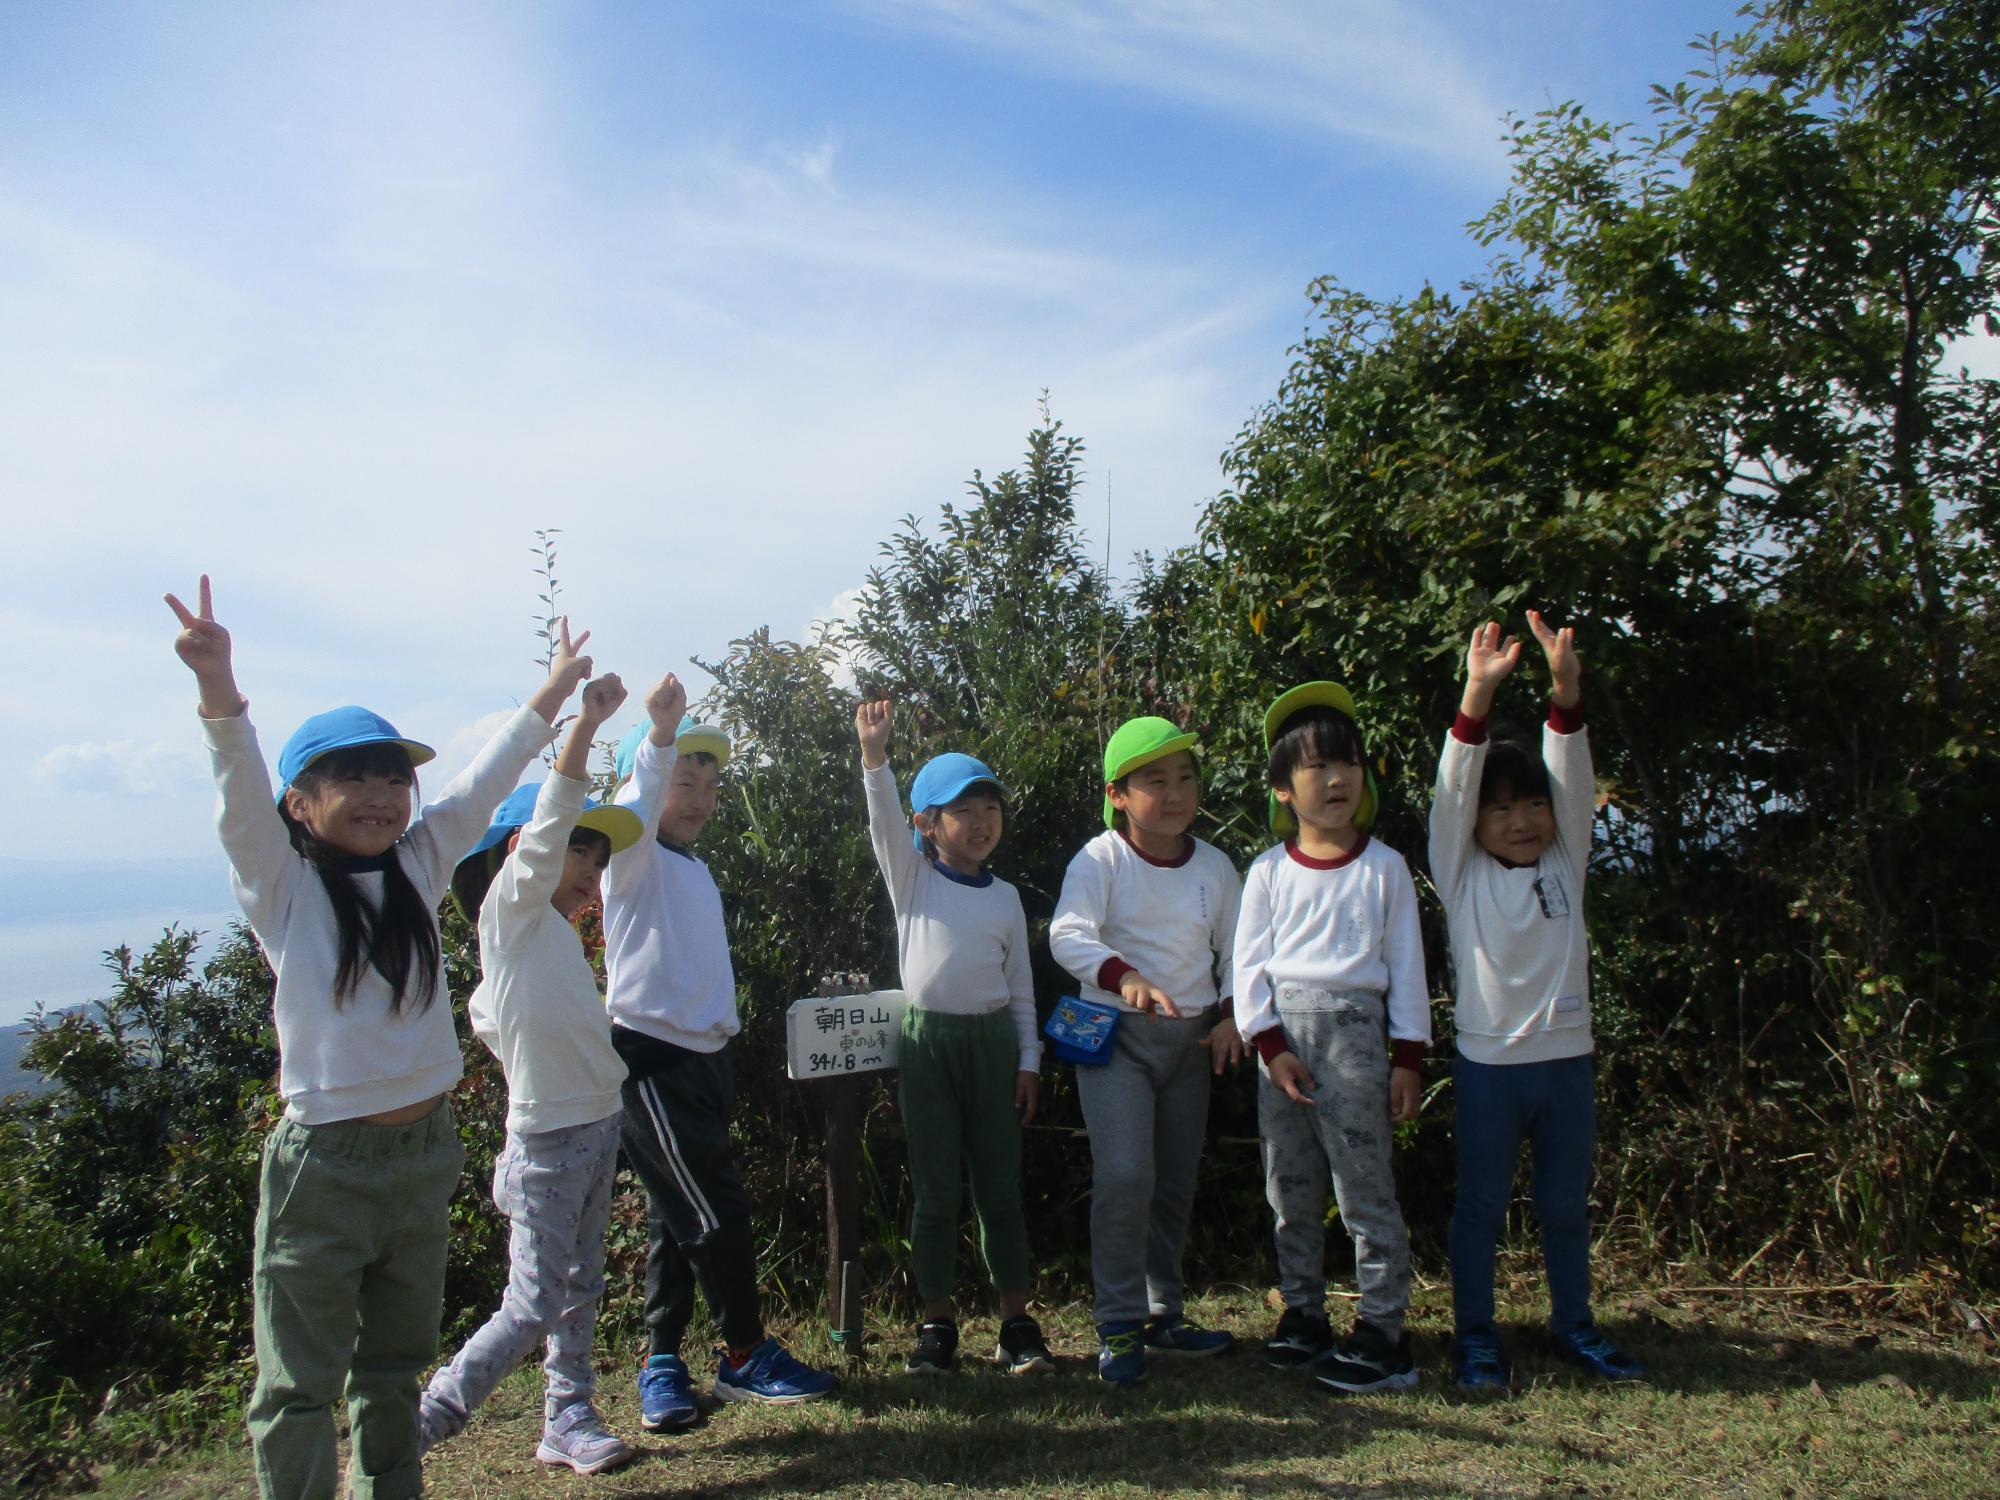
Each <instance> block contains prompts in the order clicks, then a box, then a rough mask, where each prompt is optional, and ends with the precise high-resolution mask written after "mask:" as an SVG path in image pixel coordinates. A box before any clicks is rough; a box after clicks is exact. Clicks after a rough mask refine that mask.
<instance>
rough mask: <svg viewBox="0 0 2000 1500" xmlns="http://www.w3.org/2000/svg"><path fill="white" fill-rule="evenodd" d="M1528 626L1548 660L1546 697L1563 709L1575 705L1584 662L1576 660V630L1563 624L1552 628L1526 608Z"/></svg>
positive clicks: (1579, 692)
mask: <svg viewBox="0 0 2000 1500" xmlns="http://www.w3.org/2000/svg"><path fill="white" fill-rule="evenodd" d="M1528 628H1529V629H1530V630H1532V631H1534V632H1535V639H1536V640H1537V641H1539V642H1541V646H1542V655H1544V656H1546V657H1547V658H1548V659H1549V682H1550V684H1551V686H1550V689H1549V696H1550V697H1551V698H1552V699H1554V700H1555V702H1556V703H1557V704H1558V705H1559V706H1561V707H1563V708H1575V707H1576V705H1577V703H1578V701H1579V700H1580V699H1581V698H1582V697H1583V663H1582V662H1581V661H1580V660H1578V659H1577V654H1576V630H1575V628H1574V627H1573V626H1569V625H1565V626H1563V628H1562V629H1561V630H1551V629H1549V627H1548V626H1547V625H1546V624H1545V623H1544V622H1543V620H1542V617H1541V614H1540V613H1539V612H1538V611H1536V610H1532V609H1531V610H1529V611H1528Z"/></svg>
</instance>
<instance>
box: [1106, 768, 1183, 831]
mask: <svg viewBox="0 0 2000 1500" xmlns="http://www.w3.org/2000/svg"><path fill="white" fill-rule="evenodd" d="M1105 795H1106V796H1108V797H1109V798H1110V799H1111V805H1112V806H1113V807H1114V808H1116V809H1117V810H1118V811H1119V812H1122V813H1123V814H1125V821H1126V823H1127V824H1128V825H1129V826H1130V827H1131V828H1132V829H1133V830H1135V831H1136V832H1139V833H1144V834H1151V835H1153V836H1154V837H1156V838H1164V839H1177V838H1180V837H1181V836H1182V835H1183V834H1185V833H1186V832H1187V831H1188V825H1190V824H1191V823H1193V822H1194V815H1195V812H1196V810H1197V809H1198V808H1200V806H1201V778H1200V776H1199V775H1197V774H1196V772H1195V766H1194V754H1193V752H1192V751H1188V750H1176V751H1175V752H1174V753H1173V754H1172V755H1166V756H1162V757H1161V758H1160V759H1158V760H1156V761H1154V762H1152V763H1151V764H1150V765H1144V766H1141V767H1139V769H1138V770H1136V771H1132V772H1129V773H1128V774H1127V775H1126V776H1125V777H1124V778H1123V784H1122V785H1121V784H1120V783H1119V782H1113V783H1112V784H1111V785H1110V786H1108V787H1106V788H1105Z"/></svg>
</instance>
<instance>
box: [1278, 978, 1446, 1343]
mask: <svg viewBox="0 0 2000 1500" xmlns="http://www.w3.org/2000/svg"><path fill="white" fill-rule="evenodd" d="M1277 1007H1278V1020H1279V1024H1280V1025H1282V1026H1283V1027H1284V1031H1285V1041H1286V1043H1287V1045H1289V1046H1290V1047H1291V1049H1292V1052H1293V1054H1294V1055H1295V1056H1296V1057H1297V1058H1298V1059H1299V1061H1300V1062H1302V1063H1304V1064H1305V1065H1306V1071H1308V1072H1309V1073H1311V1074H1312V1076H1313V1080H1314V1082H1315V1083H1317V1084H1318V1088H1317V1089H1316V1090H1315V1091H1314V1095H1313V1097H1314V1101H1315V1102H1314V1103H1313V1104H1311V1105H1304V1104H1296V1103H1294V1102H1293V1101H1292V1100H1291V1099H1290V1098H1288V1097H1287V1096H1286V1094H1285V1093H1284V1091H1283V1090H1282V1089H1280V1088H1278V1087H1277V1086H1276V1085H1274V1084H1273V1083H1272V1082H1271V1075H1270V1072H1269V1070H1268V1069H1266V1068H1265V1067H1264V1066H1263V1065H1262V1064H1261V1063H1260V1064H1259V1066H1258V1070H1257V1125H1258V1133H1259V1135H1260V1136H1261V1137H1262V1138H1263V1142H1262V1147H1263V1157H1264V1196H1265V1198H1266V1199H1267V1200H1268V1201H1269V1202H1270V1205H1271V1211H1272V1212H1273V1213H1274V1214H1276V1215H1277V1220H1278V1224H1277V1236H1276V1238H1277V1248H1278V1289H1279V1292H1280V1293H1281V1294H1282V1295H1283V1297H1284V1299H1285V1306H1287V1307H1296V1308H1299V1309H1302V1310H1303V1311H1306V1312H1309V1313H1313V1314H1319V1313H1321V1312H1322V1311H1323V1310H1324V1309H1325V1307H1326V1185H1327V1179H1328V1177H1329V1176H1330V1177H1331V1178H1332V1180H1333V1193H1334V1200H1335V1202H1336V1203H1338V1204H1339V1206H1340V1219H1341V1222H1342V1223H1343V1224H1345V1225H1346V1226H1347V1232H1348V1233H1349V1234H1351V1235H1352V1236H1353V1237H1354V1264H1355V1280H1356V1281H1357V1282H1358V1283H1359V1285H1360V1289H1361V1306H1360V1308H1359V1316H1360V1317H1361V1318H1363V1319H1364V1320H1366V1321H1367V1322H1370V1323H1373V1324H1375V1325H1377V1326H1378V1327H1380V1328H1381V1329H1383V1330H1384V1331H1385V1332H1387V1333H1389V1334H1390V1335H1391V1336H1392V1337H1393V1336H1394V1335H1396V1334H1398V1333H1400V1332H1401V1330H1402V1327H1403V1314H1404V1313H1405V1312H1406V1311H1407V1310H1408V1308H1409V1305H1410V1238H1409V1235H1408V1233H1407V1232H1406V1231H1405V1230H1404V1228H1403V1211H1402V1210H1401V1209H1400V1208H1398V1207H1397V1205H1396V1179H1395V1176H1394V1174H1393V1172H1392V1171H1391V1168H1390V1162H1389V1148H1390V1145H1391V1143H1392V1139H1393V1137H1392V1135H1391V1133H1390V1126H1389V1040H1388V1023H1387V1016H1386V1012H1385V1006H1384V996H1383V995H1382V994H1381V992H1380V991H1377V990H1312V989H1306V988H1304V987H1302V986H1298V985H1290V984H1286V985H1280V986H1279V987H1278V994H1277Z"/></svg>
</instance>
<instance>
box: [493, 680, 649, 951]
mask: <svg viewBox="0 0 2000 1500" xmlns="http://www.w3.org/2000/svg"><path fill="white" fill-rule="evenodd" d="M624 701H625V688H624V685H623V684H621V683H620V682H619V681H618V678H617V676H616V674H613V673H606V674H605V675H604V676H602V677H600V678H598V679H597V680H596V681H595V682H592V683H591V684H590V685H589V686H587V687H586V688H584V690H583V706H582V708H581V710H580V711H579V712H578V714H577V716H576V719H575V721H574V722H573V723H572V724H571V725H570V731H569V738H568V739H566V740H564V741H563V747H562V751H561V753H560V754H558V755H557V756H556V764H555V774H553V775H552V776H550V777H549V779H548V780H547V781H545V782H544V783H542V790H541V792H540V794H539V795H538V796H537V797H536V798H535V812H534V816H533V817H532V818H530V819H529V820H528V825H527V826H526V827H525V828H523V829H522V830H521V835H520V840H519V842H518V843H516V844H515V846H514V850H513V852H512V853H511V854H509V855H508V856H507V858H506V861H505V862H504V863H503V864H502V865H501V866H500V873H499V874H498V875H496V876H494V878H493V888H492V889H491V890H490V891H488V892H487V896H486V904H485V906H484V907H482V908H481V912H480V916H481V919H482V922H481V925H482V926H486V925H487V924H488V922H489V921H490V924H491V926H490V930H491V931H492V933H493V935H494V937H495V938H496V939H497V941H498V942H499V944H500V945H501V946H502V947H506V946H508V945H509V944H511V943H513V942H514V941H515V940H516V939H517V938H519V937H521V936H523V935H525V934H526V933H527V932H529V931H531V930H532V928H533V924H534V923H535V922H539V921H540V920H541V919H542V918H543V917H544V916H547V915H549V914H551V913H552V912H553V911H554V909H555V908H554V907H553V906H551V905H550V902H551V901H552V900H553V899H554V897H555V893H556V887H557V886H559V885H561V884H562V877H563V866H564V864H565V862H566V861H567V859H568V857H569V836H570V831H571V830H572V829H574V828H575V827H576V820H577V816H578V815H579V814H580V813H581V812H582V811H583V802H584V796H585V794H586V793H587V792H588V790H589V788H590V746H591V743H592V741H594V740H595V739H596V737H597V731H598V730H599V729H601V728H603V727H604V721H605V720H606V719H608V718H610V717H611V716H612V715H613V714H614V713H616V712H617V711H618V707H619V705H620V704H622V703H623V702H624ZM488 912H491V913H492V916H491V918H490V919H489V918H487V915H486V914H487V913H488Z"/></svg>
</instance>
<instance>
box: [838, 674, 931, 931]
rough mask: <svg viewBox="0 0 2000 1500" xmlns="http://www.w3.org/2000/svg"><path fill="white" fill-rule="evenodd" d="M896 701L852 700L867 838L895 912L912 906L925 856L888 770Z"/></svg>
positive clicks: (893, 773) (893, 777) (894, 778)
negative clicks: (864, 794)
mask: <svg viewBox="0 0 2000 1500" xmlns="http://www.w3.org/2000/svg"><path fill="white" fill-rule="evenodd" d="M892 712H893V706H892V705H891V704H890V702H889V700H888V699H887V698H877V699H875V700H874V701H872V702H862V703H857V704H855V705H854V737H855V738H856V739H857V740H859V741H860V742H861V785H862V788H863V790H864V791H865V792H866V793H867V797H868V842H869V844H870V845H871V846H873V848H874V850H875V865H876V868H877V869H879V870H881V872H882V882H883V884H884V885H886V886H888V888H889V904H890V905H891V906H892V907H894V908H895V909H896V910H897V911H899V912H900V911H902V910H903V909H904V908H905V907H907V906H908V905H909V900H910V892H911V890H912V889H913V888H914V887H915V885H916V882H917V874H918V872H919V871H920V870H921V869H922V868H923V857H922V856H921V855H919V854H918V853H917V848H916V845H915V844H914V843H913V842H912V841H911V838H910V825H909V823H908V822H907V821H905V819H904V817H903V799H902V796H901V794H900V793H898V792H897V790H896V773H895V772H894V771H892V770H890V769H889V729H890V717H891V714H892Z"/></svg>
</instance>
